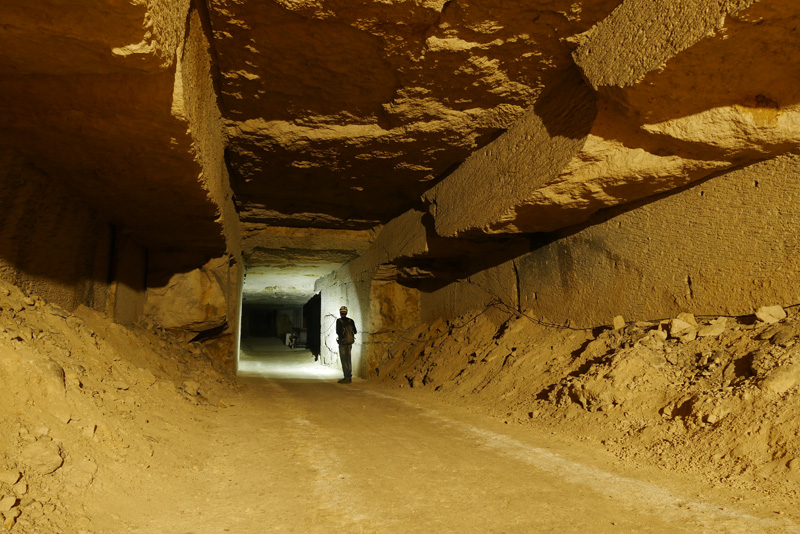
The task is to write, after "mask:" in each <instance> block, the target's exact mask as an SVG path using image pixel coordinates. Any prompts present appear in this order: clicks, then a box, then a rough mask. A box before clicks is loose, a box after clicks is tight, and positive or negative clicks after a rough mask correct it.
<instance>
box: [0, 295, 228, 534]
mask: <svg viewBox="0 0 800 534" xmlns="http://www.w3.org/2000/svg"><path fill="white" fill-rule="evenodd" d="M216 365H217V364H215V360H214V359H213V358H212V357H211V356H209V355H208V353H207V352H206V351H205V349H204V348H203V346H202V345H201V344H199V343H190V344H188V345H187V344H186V343H182V342H180V341H178V340H177V339H175V338H173V337H172V336H171V335H170V334H168V333H167V332H164V331H163V330H148V329H145V328H142V327H124V326H120V325H118V324H114V323H113V322H111V321H110V320H109V319H108V318H106V317H105V316H103V315H102V314H100V313H98V312H95V311H93V310H90V309H88V308H79V309H78V310H76V312H75V313H74V314H72V313H68V312H66V311H65V310H63V309H60V308H59V307H57V306H54V305H52V304H49V303H46V302H44V301H43V300H42V299H40V298H39V297H36V296H29V295H27V294H26V293H24V292H23V291H21V290H20V289H19V288H17V287H16V286H13V285H10V284H7V283H5V282H4V281H2V280H0V385H1V386H0V428H2V429H3V431H2V432H0V517H1V518H2V523H3V524H4V528H0V531H5V530H8V531H10V532H12V533H37V534H49V533H55V532H75V533H91V532H96V530H95V529H93V528H92V523H93V514H92V512H90V511H89V509H90V508H91V507H92V506H94V505H98V506H99V505H100V504H99V503H102V502H103V501H104V499H105V501H106V505H109V502H108V500H109V497H108V492H109V491H110V490H111V489H113V488H116V489H117V490H119V488H120V486H122V487H123V489H124V486H125V485H126V483H127V482H130V481H132V480H135V479H137V478H141V477H142V476H143V473H144V472H145V470H147V469H149V468H150V467H151V465H152V466H153V467H154V468H157V467H159V466H163V465H165V464H166V465H173V466H180V465H182V464H184V463H187V462H188V461H189V459H188V458H184V456H186V455H187V454H189V453H188V452H187V449H186V447H185V445H183V444H181V437H180V433H178V432H174V429H175V428H178V427H180V428H183V427H186V426H189V425H191V424H192V420H193V418H194V417H196V416H197V414H200V413H203V412H207V411H208V410H219V409H222V407H223V406H225V404H224V402H222V400H221V399H222V398H223V397H225V396H226V395H228V394H229V393H230V392H231V391H232V390H234V388H235V382H234V379H233V377H232V376H230V375H229V374H228V373H227V372H225V371H224V370H223V369H221V368H219V367H217V366H216ZM87 507H89V508H87Z"/></svg>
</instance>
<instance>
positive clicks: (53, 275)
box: [0, 150, 116, 312]
mask: <svg viewBox="0 0 800 534" xmlns="http://www.w3.org/2000/svg"><path fill="white" fill-rule="evenodd" d="M0 181H2V183H3V184H4V187H3V188H1V189H0V274H1V275H2V277H3V278H4V279H6V280H9V281H11V282H13V283H14V284H16V285H18V286H20V287H22V288H24V289H26V290H27V291H29V292H32V293H36V294H38V295H40V296H42V297H43V298H45V299H47V300H49V301H51V302H53V303H55V304H58V305H59V306H61V307H63V308H65V309H67V310H74V309H75V308H76V307H77V306H79V305H84V306H88V307H90V308H93V309H96V310H98V311H103V312H104V311H106V302H107V300H108V297H109V276H110V271H109V269H110V268H111V262H112V255H113V247H114V241H115V239H116V236H115V232H114V230H113V228H112V226H111V225H110V224H108V223H107V222H106V221H105V220H103V219H102V218H101V217H99V216H98V214H97V213H96V212H95V211H94V210H93V209H92V207H90V206H89V205H87V204H86V203H85V202H83V201H82V200H81V199H80V198H79V197H77V196H75V195H73V194H71V193H70V191H69V190H68V189H67V188H65V187H63V185H62V184H61V183H60V182H59V181H58V180H56V179H54V178H53V177H50V176H48V175H46V174H45V173H43V172H42V171H40V170H39V169H37V168H36V167H35V166H34V165H32V164H31V163H30V162H28V161H26V160H25V159H24V158H22V157H21V156H20V155H18V154H16V153H14V152H13V151H10V150H5V151H2V152H0Z"/></svg>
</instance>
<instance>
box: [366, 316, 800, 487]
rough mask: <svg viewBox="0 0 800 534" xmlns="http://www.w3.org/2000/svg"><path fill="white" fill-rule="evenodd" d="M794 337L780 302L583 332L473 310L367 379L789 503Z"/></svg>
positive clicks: (399, 344)
mask: <svg viewBox="0 0 800 534" xmlns="http://www.w3.org/2000/svg"><path fill="white" fill-rule="evenodd" d="M498 323H499V326H498ZM798 336H800V314H798V313H797V311H796V310H795V309H787V310H784V309H783V308H781V307H779V306H772V307H764V308H761V309H759V310H755V311H754V314H753V315H751V316H743V317H695V316H693V315H691V314H688V313H683V314H680V315H679V316H677V317H674V318H671V319H663V320H654V321H639V322H633V323H627V322H625V320H624V319H623V318H622V317H616V318H614V320H613V321H612V325H611V326H600V327H597V328H593V329H585V330H584V329H572V328H568V327H564V326H558V325H548V324H545V323H543V322H541V321H539V320H538V319H536V318H533V317H530V316H526V315H524V314H521V313H516V314H512V315H511V316H510V317H508V318H507V319H506V320H502V321H498V320H496V319H493V318H492V317H491V314H487V313H483V312H480V313H478V312H476V313H472V314H470V315H466V316H463V317H461V318H459V319H457V320H453V321H442V320H440V321H437V322H435V323H433V324H430V325H426V326H422V327H419V328H417V329H415V330H410V331H408V332H406V333H405V334H404V335H403V336H401V337H400V339H398V340H397V341H396V343H394V344H393V345H392V346H391V347H390V348H389V350H388V351H387V354H386V356H385V357H384V359H383V360H382V361H381V362H380V363H379V364H378V366H377V367H376V369H375V370H374V371H373V372H374V373H375V374H376V375H377V378H378V379H379V380H380V381H381V382H382V383H384V384H386V385H389V386H394V387H413V388H424V389H429V390H433V391H436V392H438V393H439V394H440V395H441V397H442V399H443V400H445V401H446V402H459V403H463V402H468V403H472V404H479V405H482V406H484V407H486V408H487V409H488V411H490V412H491V413H493V414H495V415H497V416H498V417H502V418H503V419H504V420H505V421H506V422H507V423H519V424H525V425H535V426H538V427H540V428H542V429H550V430H559V431H561V432H563V433H564V434H567V435H571V436H573V437H575V438H577V439H580V440H594V441H598V442H601V443H602V444H603V445H604V446H605V447H606V449H607V450H608V451H610V452H611V453H613V454H615V455H616V456H617V457H618V458H620V459H622V460H624V461H631V462H646V463H647V464H650V465H659V466H661V467H663V468H665V469H670V470H674V471H681V472H692V473H695V474H697V475H700V476H702V477H704V478H706V479H707V480H709V481H711V482H712V483H714V484H724V485H727V486H729V487H734V488H741V489H747V490H756V491H760V492H763V493H766V494H780V495H782V496H784V497H789V498H791V497H795V496H797V495H798V490H799V489H800V440H799V439H798V437H799V436H798V433H800V429H799V428H798V427H797V424H796V421H797V420H798V417H800V344H798ZM465 399H468V400H465Z"/></svg>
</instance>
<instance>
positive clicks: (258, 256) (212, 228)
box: [0, 0, 800, 287]
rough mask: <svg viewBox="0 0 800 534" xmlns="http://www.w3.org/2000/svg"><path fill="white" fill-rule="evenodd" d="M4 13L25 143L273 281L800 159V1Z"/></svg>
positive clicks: (162, 234) (371, 1)
mask: <svg viewBox="0 0 800 534" xmlns="http://www.w3.org/2000/svg"><path fill="white" fill-rule="evenodd" d="M0 16H1V17H2V19H0V22H2V24H0V144H2V145H3V146H2V148H4V149H5V148H11V149H12V150H13V151H15V152H18V153H21V154H22V155H23V156H25V157H26V158H27V159H28V160H29V161H30V162H31V163H32V164H34V165H36V166H37V167H38V168H40V169H41V170H43V171H44V172H45V173H47V174H48V175H50V176H53V177H54V178H59V179H62V178H63V179H64V180H66V181H68V182H69V183H70V184H71V185H72V186H73V188H74V190H75V191H76V194H77V195H78V196H79V197H80V198H81V200H85V201H86V202H87V203H89V204H90V205H92V206H93V207H95V208H96V209H97V210H99V211H101V212H103V213H105V214H106V215H107V218H108V220H109V221H110V222H112V223H113V224H115V225H118V226H119V227H121V228H123V229H124V230H125V231H127V232H130V233H132V234H133V235H134V236H135V237H136V238H137V239H139V240H141V241H142V243H144V244H146V245H147V246H148V247H154V248H161V249H162V250H163V249H178V248H188V249H192V250H194V251H201V252H202V253H203V254H207V255H215V254H217V255H218V254H221V253H223V252H224V251H225V250H226V249H227V250H229V251H230V250H232V249H236V247H238V246H239V245H241V246H242V250H243V252H244V257H245V261H247V262H248V264H249V265H251V266H254V267H263V268H271V269H275V272H276V273H278V272H279V270H280V269H284V268H285V267H286V266H291V265H298V266H304V267H303V269H306V268H308V271H307V272H308V273H313V274H315V275H316V274H318V271H319V269H318V267H319V268H320V269H322V270H326V271H329V270H330V269H333V268H334V267H332V266H335V265H339V264H341V262H344V261H348V260H349V259H351V258H353V257H355V256H358V255H359V254H361V253H363V252H364V251H365V250H367V247H368V246H369V244H370V243H371V242H373V241H374V238H375V234H376V233H377V231H378V230H379V229H380V228H381V227H383V228H385V227H386V226H385V225H387V224H389V223H390V221H393V220H397V219H398V218H399V217H401V216H402V215H403V214H408V213H413V214H414V216H413V217H408V220H413V221H414V224H415V225H416V227H415V228H410V229H408V230H403V232H404V233H405V234H407V235H415V236H422V237H423V240H425V239H427V244H426V246H422V245H420V246H417V247H414V249H413V250H414V252H413V254H410V255H408V256H403V255H398V256H397V257H396V258H395V259H393V260H391V262H393V264H392V265H389V266H388V267H389V268H387V269H385V272H386V273H394V272H412V273H423V272H426V269H428V270H430V266H431V259H432V258H433V257H434V256H435V258H434V259H435V265H434V267H435V268H436V269H437V270H438V269H439V268H440V266H444V267H442V268H446V267H447V266H448V265H449V263H448V262H450V263H452V262H451V261H450V260H452V258H450V257H449V256H448V254H449V251H451V250H452V251H457V256H458V257H460V258H463V257H468V256H469V255H470V253H471V251H472V250H473V249H472V248H470V245H469V241H468V240H469V239H481V240H486V239H495V240H498V241H495V243H497V242H500V241H499V239H500V238H498V237H497V236H495V234H506V236H501V237H502V239H506V238H509V239H513V238H514V237H513V235H514V234H526V235H528V234H532V233H539V232H552V231H555V230H558V229H561V228H564V227H568V226H573V225H576V224H579V223H583V222H586V221H587V220H590V218H591V217H592V215H593V214H594V213H596V212H598V211H600V210H603V209H604V208H609V207H612V206H619V205H625V204H628V203H631V202H633V201H637V200H641V199H646V198H648V197H651V196H653V195H655V194H659V193H664V192H669V191H671V190H674V189H676V188H680V187H683V186H686V185H687V184H691V183H692V182H694V181H697V180H701V179H704V178H708V177H711V176H714V174H715V173H721V172H725V171H727V170H729V169H731V168H734V167H736V166H743V165H748V164H751V163H753V162H755V161H759V160H763V159H767V158H771V157H775V156H776V155H778V154H783V153H785V152H792V151H795V152H796V151H797V150H798V146H800V38H798V28H800V3H798V2H797V1H796V0H531V1H528V2H520V1H511V0H448V1H444V0H258V1H255V0H249V1H247V0H206V1H190V0H134V1H122V2H121V1H119V0H86V1H85V2H82V4H81V10H80V12H77V11H75V9H74V5H72V4H71V3H69V2H66V1H64V0H41V1H40V2H34V3H33V4H31V2H29V1H27V0H6V1H5V2H4V3H3V6H2V7H0ZM234 196H235V198H234ZM234 200H235V208H236V209H234ZM404 220H406V219H404ZM382 225H384V226H382ZM403 228H405V227H403ZM240 232H241V234H240ZM508 234H511V237H509V236H508ZM436 239H440V241H438V242H436V241H435V240H436ZM441 239H450V240H465V241H464V242H465V243H466V244H462V243H459V244H458V245H455V244H454V243H450V242H448V244H447V246H442V245H441V243H442V241H441ZM437 243H438V244H437ZM474 250H482V249H479V248H476V249H474ZM375 253H376V257H383V256H386V254H384V251H380V250H379V251H375ZM426 255H427V257H426ZM393 257H394V256H393ZM392 267H397V268H396V269H394V268H392ZM414 276H417V275H416V274H415V275H414ZM265 287H266V286H265Z"/></svg>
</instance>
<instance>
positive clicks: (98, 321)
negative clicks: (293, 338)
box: [0, 282, 800, 534]
mask: <svg viewBox="0 0 800 534" xmlns="http://www.w3.org/2000/svg"><path fill="white" fill-rule="evenodd" d="M0 308H2V310H1V311H0V384H2V387H0V428H2V430H3V431H2V433H0V513H1V514H2V518H3V522H4V524H5V526H6V528H7V529H8V530H9V531H11V532H12V533H31V534H32V533H36V534H53V533H65V534H71V533H81V534H87V533H91V534H106V533H111V534H114V533H127V532H139V533H156V532H158V533H163V532H174V533H180V534H188V533H193V534H206V533H216V532H220V533H222V532H234V533H244V534H246V533H250V532H252V533H256V532H258V533H262V532H298V533H299V532H320V533H321V532H343V531H349V532H370V533H372V532H390V533H391V532H398V533H399V532H420V531H425V532H497V533H500V532H508V533H511V532H520V533H522V532H526V533H529V532H599V533H603V532H654V533H657V532H712V531H713V532H748V533H751V532H776V533H777V532H798V531H800V529H798V527H797V525H800V514H798V512H796V510H797V503H796V490H797V488H796V485H795V478H794V472H795V471H796V469H797V467H798V466H797V465H795V464H796V463H797V462H795V461H794V458H795V457H796V449H795V447H797V446H798V444H797V439H796V434H795V433H796V427H797V425H796V423H795V422H796V421H797V418H794V419H793V414H795V413H797V409H798V408H797V402H796V398H795V397H796V396H797V395H796V393H797V388H796V384H795V383H794V382H792V380H793V377H794V374H792V373H793V372H792V371H791V369H793V367H792V366H793V365H794V363H793V362H794V359H793V356H792V354H793V352H792V350H791V349H792V347H793V341H792V338H791V336H789V337H786V336H787V335H788V331H787V328H788V329H789V330H791V329H793V328H794V326H793V325H794V322H793V321H794V316H793V315H792V316H790V317H788V318H785V319H781V320H779V321H778V322H776V323H774V324H768V323H766V322H764V321H762V320H759V319H755V318H753V319H750V320H733V319H730V320H729V321H728V323H727V325H726V326H725V329H724V331H723V332H719V333H716V334H715V335H714V336H711V335H705V334H707V332H706V333H704V335H703V336H700V337H697V338H696V339H689V338H690V337H692V336H691V334H688V333H686V338H685V339H683V340H681V339H680V338H678V337H677V335H678V333H679V330H675V331H674V332H671V331H669V332H667V333H666V336H664V334H663V333H661V332H662V330H663V331H667V330H670V327H671V325H667V324H664V325H661V324H659V323H655V324H628V325H618V326H620V327H619V328H618V329H616V330H614V329H611V328H608V329H603V330H602V331H596V332H591V331H572V330H566V329H559V328H552V327H547V326H542V325H537V324H534V323H532V322H531V320H530V319H526V318H524V317H508V318H507V319H502V317H500V319H498V317H490V314H476V315H473V316H467V317H463V318H461V319H459V320H458V321H454V322H451V323H446V322H440V323H437V324H435V325H426V326H425V327H424V328H423V327H421V328H419V329H418V330H417V331H414V332H408V333H406V334H404V335H403V336H402V338H399V342H398V344H397V345H396V346H395V347H393V348H392V350H391V351H389V352H388V353H387V357H386V358H385V360H384V361H383V362H380V366H379V367H377V373H376V372H375V371H373V372H372V373H371V375H372V376H370V377H369V380H367V381H356V382H355V383H354V384H350V385H340V384H337V383H336V382H335V379H332V378H327V377H322V378H319V379H317V380H297V379H287V378H285V376H286V375H283V378H281V379H275V378H271V379H265V378H262V377H258V376H251V377H240V378H239V379H236V378H234V377H232V376H230V375H228V374H227V373H225V372H224V370H222V369H220V368H218V367H216V366H215V363H214V361H213V360H212V359H211V358H210V357H209V356H208V354H207V353H206V352H205V350H204V349H203V347H202V345H200V344H190V345H189V346H186V345H184V344H181V343H179V342H178V341H177V340H176V339H175V338H173V337H171V336H170V335H169V334H168V333H166V332H162V331H158V330H155V331H154V330H152V329H144V328H138V327H136V328H125V327H122V326H119V325H115V324H113V323H111V322H109V321H108V320H107V319H106V318H105V317H103V316H101V315H100V314H97V313H95V312H92V311H91V310H88V309H79V310H78V311H77V312H76V313H75V314H70V313H66V312H65V311H64V310H60V309H59V308H57V307H55V306H52V305H50V304H46V303H44V302H42V301H41V300H40V299H38V298H37V297H32V296H29V295H25V294H24V293H22V292H21V291H20V290H19V289H17V288H16V287H14V286H11V285H8V284H4V283H2V282H0ZM685 319H689V318H688V317H685ZM697 322H698V323H700V324H698V325H697V327H694V328H695V330H698V331H699V330H700V329H702V328H703V327H704V326H708V325H707V324H706V323H708V322H710V321H709V320H705V321H697ZM675 324H678V323H675ZM679 326H680V324H679ZM770 329H772V330H770ZM684 330H686V329H684ZM717 330H719V329H718V328H717ZM773 331H774V332H773ZM770 332H773V333H772V334H771V335H769V333H770ZM779 332H785V333H784V334H782V335H781V336H782V337H781V336H778V338H777V339H776V337H775V336H776V335H777V334H778V333H779ZM651 340H652V341H651ZM245 349H246V351H245V352H246V354H245V359H244V360H245V361H249V362H250V363H252V364H253V365H254V366H255V368H256V369H255V371H254V372H259V371H261V372H263V371H265V369H267V368H270V367H271V368H272V370H273V372H274V371H275V369H284V371H285V369H287V366H289V367H291V364H292V362H293V361H294V363H295V364H297V365H301V366H302V365H312V366H313V364H312V360H313V357H312V356H311V355H310V354H309V353H306V352H303V353H301V352H293V353H291V354H287V353H286V352H285V351H282V352H278V351H275V350H274V347H272V348H270V347H268V346H260V347H259V346H256V347H253V346H249V347H248V346H246V347H245ZM668 349H671V350H668ZM248 351H249V352H248ZM718 351H723V352H722V353H720V352H718ZM658 355H661V358H662V359H663V361H661V360H660V359H658V358H657V357H656V356H658ZM742 359H744V361H740V360H742ZM673 362H674V363H673ZM731 365H732V366H733V367H731ZM259 366H261V368H260V370H259V369H258V367H259ZM264 366H266V367H264ZM729 369H730V370H729ZM690 371H691V372H690ZM376 375H377V376H376ZM770 377H772V378H770ZM776 377H777V378H776ZM412 385H413V387H412ZM401 386H402V387H401ZM748 395H749V397H747V396H748ZM793 410H794V411H793ZM793 462H794V463H793Z"/></svg>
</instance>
